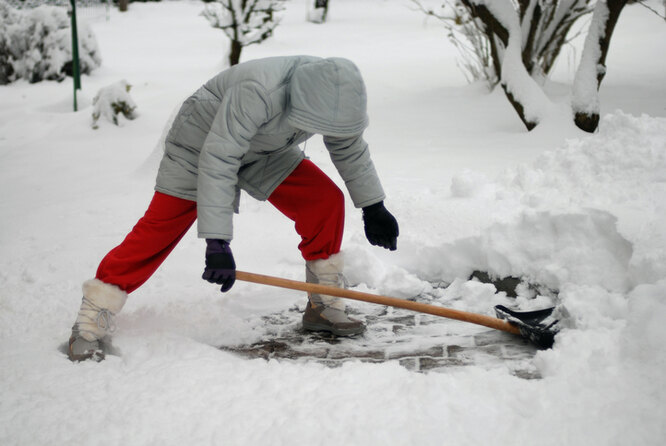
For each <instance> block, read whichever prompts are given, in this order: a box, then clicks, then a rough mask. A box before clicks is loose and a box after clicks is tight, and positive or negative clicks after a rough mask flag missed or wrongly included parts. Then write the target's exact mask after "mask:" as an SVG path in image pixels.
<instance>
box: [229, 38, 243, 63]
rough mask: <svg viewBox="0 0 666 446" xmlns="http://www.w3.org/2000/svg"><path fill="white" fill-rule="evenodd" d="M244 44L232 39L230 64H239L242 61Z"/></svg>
mask: <svg viewBox="0 0 666 446" xmlns="http://www.w3.org/2000/svg"><path fill="white" fill-rule="evenodd" d="M241 51H243V45H241V43H240V42H239V41H238V40H232V41H231V50H230V51H229V66H234V65H237V64H238V62H240V56H241Z"/></svg>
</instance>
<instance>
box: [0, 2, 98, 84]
mask: <svg viewBox="0 0 666 446" xmlns="http://www.w3.org/2000/svg"><path fill="white" fill-rule="evenodd" d="M79 58H80V69H81V73H85V74H87V73H90V71H91V70H93V69H94V68H97V67H98V66H99V65H100V64H101V58H100V55H99V50H98V47H97V40H96V39H95V36H94V34H93V33H92V31H91V29H90V28H89V27H88V26H86V25H85V24H81V25H80V27H79ZM71 66H72V31H71V21H70V18H69V17H68V15H67V9H66V8H64V7H57V6H47V5H42V6H39V7H37V8H34V9H26V10H16V9H14V8H12V7H11V6H9V5H8V4H7V2H5V1H4V0H0V84H7V83H9V82H12V81H15V80H17V79H27V80H28V81H30V82H39V81H41V80H59V81H60V80H63V79H64V78H65V76H66V75H67V74H71Z"/></svg>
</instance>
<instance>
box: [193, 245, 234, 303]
mask: <svg viewBox="0 0 666 446" xmlns="http://www.w3.org/2000/svg"><path fill="white" fill-rule="evenodd" d="M201 278H202V279H204V280H207V281H209V282H210V283H216V284H218V285H222V288H220V290H221V291H222V292H223V293H226V292H227V291H229V290H230V289H231V287H232V286H233V285H234V282H235V281H236V262H234V255H233V254H232V253H231V247H230V246H229V243H228V242H227V241H226V240H217V239H206V269H205V270H204V273H203V275H202V276H201Z"/></svg>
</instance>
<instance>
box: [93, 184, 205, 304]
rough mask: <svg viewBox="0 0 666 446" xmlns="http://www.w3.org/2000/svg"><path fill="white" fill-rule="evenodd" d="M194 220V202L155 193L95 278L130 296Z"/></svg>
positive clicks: (154, 269)
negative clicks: (142, 214)
mask: <svg viewBox="0 0 666 446" xmlns="http://www.w3.org/2000/svg"><path fill="white" fill-rule="evenodd" d="M196 219H197V204H196V202H194V201H189V200H183V199H181V198H176V197H172V196H170V195H166V194H163V193H160V192H155V195H154V196H153V199H152V201H151V202H150V205H149V206H148V210H147V211H146V214H145V215H144V216H143V217H142V218H141V219H140V220H139V221H138V222H137V224H136V225H135V226H134V228H133V229H132V231H131V232H130V233H129V234H128V235H127V237H126V238H125V240H123V242H122V243H121V244H120V245H118V246H117V247H115V248H114V249H112V250H111V251H110V252H109V253H108V254H107V255H106V257H104V259H103V260H102V262H101V263H100V265H99V268H98V269H97V275H96V277H97V278H98V279H99V280H101V281H102V282H104V283H110V284H113V285H116V286H118V287H119V288H120V289H122V290H124V291H126V292H127V293H131V292H132V291H134V290H135V289H137V288H139V287H140V286H141V285H142V284H143V283H144V282H145V281H146V280H148V278H149V277H150V276H151V275H152V274H153V273H154V272H155V271H156V270H157V268H158V267H159V266H160V265H161V264H162V262H163V261H164V259H166V257H167V256H168V255H169V253H170V252H171V251H172V250H173V248H174V247H175V246H176V245H177V244H178V242H179V241H180V239H181V238H182V237H183V236H184V235H185V233H186V232H187V230H188V229H189V228H190V226H192V223H194V221H195V220H196Z"/></svg>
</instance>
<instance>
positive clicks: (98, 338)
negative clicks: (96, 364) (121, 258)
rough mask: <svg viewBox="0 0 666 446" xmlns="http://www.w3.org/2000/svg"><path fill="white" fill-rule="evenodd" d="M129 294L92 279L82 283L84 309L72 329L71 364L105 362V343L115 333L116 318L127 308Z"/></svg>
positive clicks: (70, 343)
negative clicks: (103, 343) (89, 361)
mask: <svg viewBox="0 0 666 446" xmlns="http://www.w3.org/2000/svg"><path fill="white" fill-rule="evenodd" d="M125 301H127V293H126V292H125V291H123V290H121V289H120V288H118V287H117V286H115V285H110V284H108V283H104V282H102V281H101V280H99V279H91V280H88V281H86V282H84V283H83V299H82V301H81V309H80V310H79V314H78V316H77V318H76V322H75V323H74V326H73V327H72V336H71V337H70V338H69V348H68V349H67V353H68V356H69V359H70V360H72V361H84V360H86V359H92V360H95V361H101V360H103V359H104V351H103V345H102V339H103V338H104V337H105V336H107V335H108V334H110V333H112V332H113V331H114V330H115V324H114V320H113V319H114V316H115V315H116V314H118V312H119V311H120V310H121V309H122V308H123V306H124V305H125Z"/></svg>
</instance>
